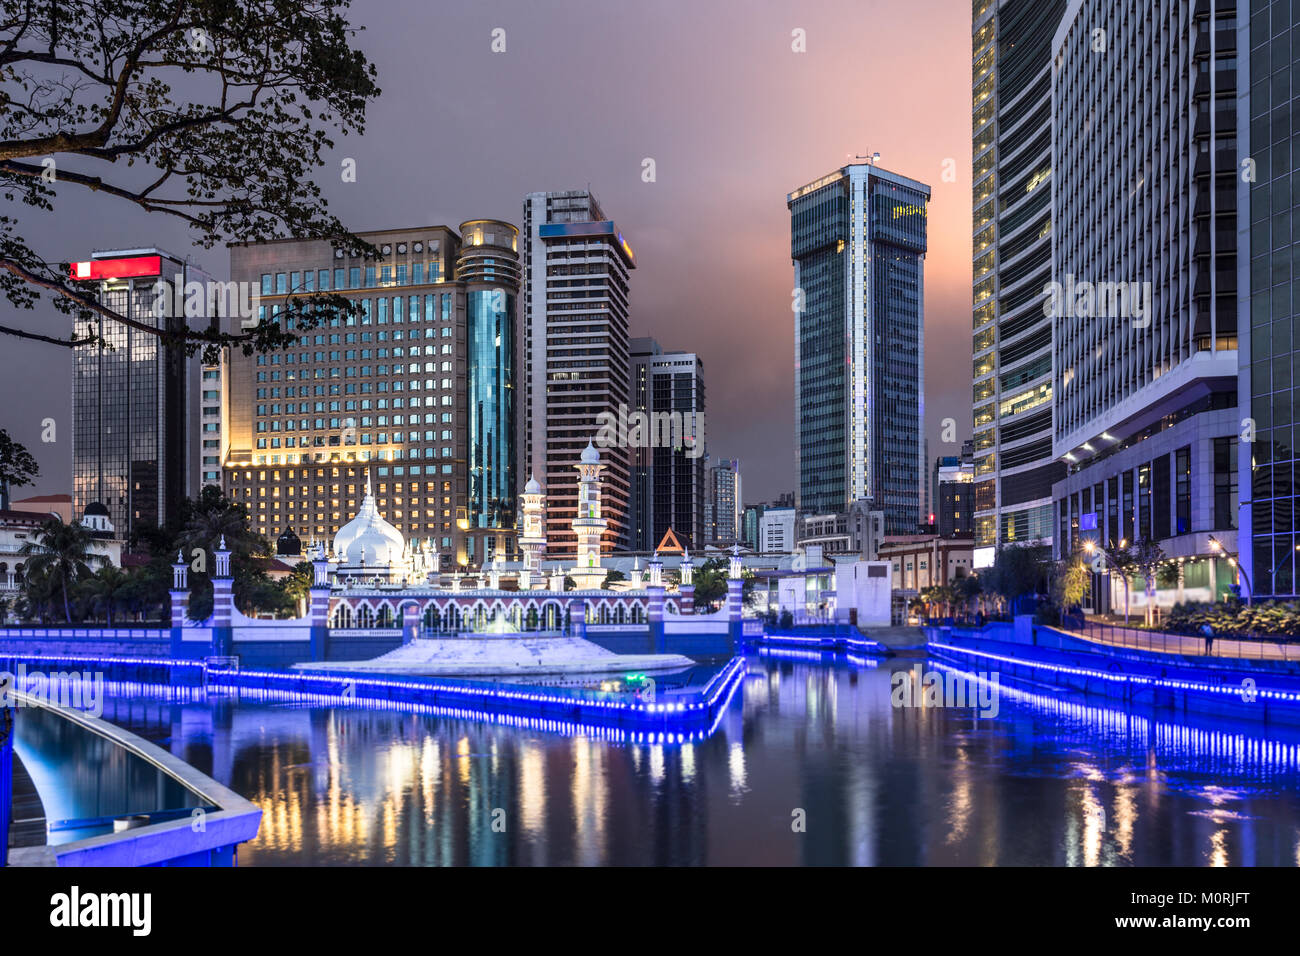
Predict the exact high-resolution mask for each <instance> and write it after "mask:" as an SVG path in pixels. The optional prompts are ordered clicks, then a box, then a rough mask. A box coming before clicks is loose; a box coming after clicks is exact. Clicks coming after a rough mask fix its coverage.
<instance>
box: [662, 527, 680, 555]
mask: <svg viewBox="0 0 1300 956" xmlns="http://www.w3.org/2000/svg"><path fill="white" fill-rule="evenodd" d="M656 550H657V551H662V552H664V553H665V554H681V553H682V552H683V551H685V550H686V549H685V548H683V547H682V544H681V542H680V541H678V540H677V535H675V534H673V529H672V528H669V529H668V530H667V531H665V532H664V537H663V540H662V541H660V542H659V547H658V548H657V549H656Z"/></svg>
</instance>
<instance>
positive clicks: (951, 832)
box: [947, 747, 974, 843]
mask: <svg viewBox="0 0 1300 956" xmlns="http://www.w3.org/2000/svg"><path fill="white" fill-rule="evenodd" d="M952 773H953V786H952V795H951V796H950V797H949V798H948V840H947V842H948V843H958V842H960V841H962V840H964V839H966V828H967V826H968V825H969V823H970V816H971V811H972V810H973V809H974V801H973V800H972V798H971V767H970V755H969V754H968V753H967V752H966V748H965V747H958V748H957V754H956V763H955V765H954V767H953V771H952Z"/></svg>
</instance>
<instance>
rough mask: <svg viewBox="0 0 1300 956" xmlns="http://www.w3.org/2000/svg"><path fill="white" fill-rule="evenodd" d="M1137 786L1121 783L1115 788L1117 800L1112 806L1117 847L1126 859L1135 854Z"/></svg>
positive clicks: (1114, 836)
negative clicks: (1134, 834)
mask: <svg viewBox="0 0 1300 956" xmlns="http://www.w3.org/2000/svg"><path fill="white" fill-rule="evenodd" d="M1137 798H1138V794H1137V788H1136V787H1133V786H1130V785H1128V784H1127V783H1124V784H1121V785H1119V786H1117V787H1116V788H1115V802H1114V805H1113V806H1112V815H1113V816H1114V818H1115V821H1114V833H1113V838H1114V840H1115V848H1116V851H1117V852H1118V853H1119V855H1120V856H1122V857H1124V858H1125V859H1126V860H1127V859H1131V858H1132V856H1133V827H1134V825H1135V824H1136V823H1137V817H1138V809H1137Z"/></svg>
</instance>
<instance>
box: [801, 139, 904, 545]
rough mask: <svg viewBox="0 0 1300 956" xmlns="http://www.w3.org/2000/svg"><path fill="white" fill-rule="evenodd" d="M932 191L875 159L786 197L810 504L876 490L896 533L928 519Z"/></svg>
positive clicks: (804, 476) (847, 500)
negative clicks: (924, 506) (927, 291)
mask: <svg viewBox="0 0 1300 956" xmlns="http://www.w3.org/2000/svg"><path fill="white" fill-rule="evenodd" d="M929 199H930V187H929V186H926V185H924V184H923V183H919V182H917V181H916V180H913V179H908V178H906V177H904V176H900V175H898V174H897V173H891V172H889V171H887V170H884V169H881V168H880V167H878V166H874V165H871V164H868V163H855V164H852V165H849V166H845V167H843V168H841V169H838V170H836V171H834V172H832V173H830V174H829V175H827V176H823V177H822V178H821V179H818V180H816V181H815V182H812V183H809V184H808V185H806V186H803V187H802V188H800V189H797V190H795V191H794V192H792V193H790V194H789V196H787V197H786V205H787V206H788V207H789V209H790V231H791V243H790V255H791V258H792V259H793V260H794V284H795V289H794V302H793V308H794V312H795V453H796V456H797V467H798V471H799V491H798V498H797V506H798V508H799V510H800V511H801V512H804V513H842V512H845V511H847V510H848V508H849V506H850V505H851V504H852V503H853V502H855V501H857V500H858V499H859V498H871V499H873V500H874V502H875V507H876V508H877V509H879V510H881V511H883V512H884V513H885V523H886V531H887V533H890V534H903V533H909V534H910V533H912V532H915V530H916V526H917V524H918V523H919V521H920V516H921V501H922V498H923V496H924V490H923V483H924V480H925V474H926V467H927V466H926V462H925V461H924V460H923V458H924V451H923V448H922V442H921V439H922V432H923V431H924V423H925V413H924V408H923V398H922V390H923V387H924V380H925V355H924V307H923V306H924V303H923V296H924V260H925V250H926V204H927V203H928V202H929Z"/></svg>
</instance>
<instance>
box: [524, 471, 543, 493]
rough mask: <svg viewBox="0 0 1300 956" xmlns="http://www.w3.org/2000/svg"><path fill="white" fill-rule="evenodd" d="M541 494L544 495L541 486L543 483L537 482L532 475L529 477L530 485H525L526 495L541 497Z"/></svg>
mask: <svg viewBox="0 0 1300 956" xmlns="http://www.w3.org/2000/svg"><path fill="white" fill-rule="evenodd" d="M541 493H542V486H541V483H540V482H538V480H537V479H536V478H535V477H533V476H532V475H529V476H528V484H526V485H524V494H526V495H540V494H541Z"/></svg>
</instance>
